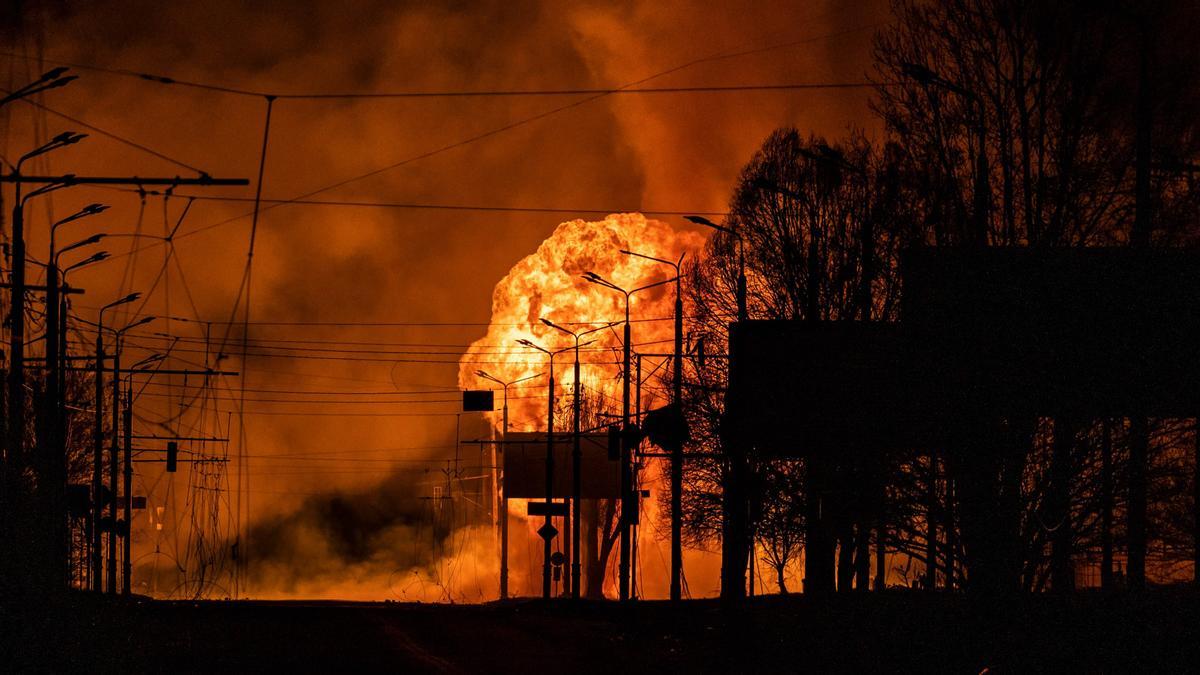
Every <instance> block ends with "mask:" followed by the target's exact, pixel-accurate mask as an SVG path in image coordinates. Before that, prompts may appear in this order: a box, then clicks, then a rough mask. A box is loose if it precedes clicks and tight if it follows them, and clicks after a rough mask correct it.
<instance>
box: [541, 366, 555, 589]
mask: <svg viewBox="0 0 1200 675" xmlns="http://www.w3.org/2000/svg"><path fill="white" fill-rule="evenodd" d="M546 399H547V403H546V523H545V524H544V525H543V526H542V527H544V528H545V532H544V533H543V535H542V545H543V549H542V598H543V599H546V600H548V599H550V556H551V555H552V551H551V546H550V542H551V540H552V539H553V535H551V534H550V531H551V529H552V528H553V525H551V523H550V519H551V516H550V501H551V497H553V496H554V355H553V354H550V385H549V387H547V396H546Z"/></svg>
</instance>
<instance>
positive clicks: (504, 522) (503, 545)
mask: <svg viewBox="0 0 1200 675" xmlns="http://www.w3.org/2000/svg"><path fill="white" fill-rule="evenodd" d="M500 438H501V442H502V443H504V446H503V450H502V451H501V452H508V387H504V433H503V435H502V436H501V437H500ZM492 456H493V457H494V456H495V453H493V455H492ZM507 456H508V455H505V457H507ZM500 489H501V490H504V486H503V485H501V486H500ZM500 503H501V509H500V599H501V600H507V599H508V490H504V492H503V494H502V495H501V497H500Z"/></svg>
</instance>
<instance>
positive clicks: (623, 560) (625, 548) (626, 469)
mask: <svg viewBox="0 0 1200 675" xmlns="http://www.w3.org/2000/svg"><path fill="white" fill-rule="evenodd" d="M583 278H584V279H586V280H587V281H588V282H590V283H593V284H596V285H597V286H603V287H604V288H608V289H610V290H614V291H617V292H618V293H620V294H622V295H624V296H625V331H624V335H623V336H622V340H623V341H624V343H625V347H624V361H623V366H622V368H623V372H624V374H625V377H624V382H623V386H622V392H621V426H622V434H621V556H620V560H619V562H618V563H617V590H618V595H619V597H620V599H621V600H628V599H629V569H630V565H629V563H630V553H631V552H632V549H631V542H630V538H629V527H630V525H631V524H632V523H633V510H634V508H635V507H636V503H637V496H636V495H635V494H634V491H633V476H632V468H633V467H632V466H631V458H630V456H629V455H630V447H629V446H630V443H629V432H630V425H629V404H630V400H629V393H630V374H631V372H630V357H631V347H632V340H631V337H630V333H631V328H630V323H629V298H630V296H632V295H633V294H634V293H637V292H639V291H644V290H647V289H650V288H654V287H656V286H662V285H663V284H669V283H671V282H673V281H675V280H674V279H664V280H663V281H656V282H654V283H652V284H647V285H645V286H640V287H638V288H635V289H633V290H631V291H627V290H625V289H624V288H621V287H620V286H618V285H616V284H614V283H613V282H611V281H609V280H607V279H605V278H604V277H602V276H600V275H599V274H596V273H595V272H584V273H583Z"/></svg>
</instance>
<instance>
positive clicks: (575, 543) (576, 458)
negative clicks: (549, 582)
mask: <svg viewBox="0 0 1200 675" xmlns="http://www.w3.org/2000/svg"><path fill="white" fill-rule="evenodd" d="M541 322H542V323H543V324H545V325H547V326H549V327H551V328H553V329H555V330H558V331H561V332H563V333H566V334H567V335H570V336H571V337H572V338H573V339H574V340H575V385H574V389H575V404H574V406H573V411H572V412H573V418H574V419H573V429H572V436H573V441H574V445H573V447H572V449H571V499H572V501H573V502H574V504H575V507H574V510H573V511H572V512H571V537H572V538H571V597H572V598H575V599H578V598H579V573H580V564H579V558H580V555H579V528H580V519H579V505H580V503H581V502H580V499H581V498H582V477H581V475H580V465H581V464H582V461H583V451H582V449H581V448H580V438H579V412H580V406H581V404H582V397H581V396H580V387H581V384H580V377H579V338H581V337H583V336H585V335H589V334H591V333H595V332H597V331H601V330H605V329H607V328H612V327H613V326H615V325H617V323H618V322H615V321H613V322H609V323H606V324H604V325H603V326H599V327H597V328H589V329H588V330H585V331H579V332H575V331H571V330H567V329H566V328H563V327H562V326H560V325H558V324H556V323H554V322H553V321H551V320H550V319H541ZM585 344H590V343H585Z"/></svg>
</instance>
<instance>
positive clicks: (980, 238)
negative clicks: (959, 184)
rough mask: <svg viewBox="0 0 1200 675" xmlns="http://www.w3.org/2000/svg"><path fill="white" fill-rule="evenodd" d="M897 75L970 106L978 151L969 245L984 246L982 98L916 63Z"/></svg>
mask: <svg viewBox="0 0 1200 675" xmlns="http://www.w3.org/2000/svg"><path fill="white" fill-rule="evenodd" d="M900 72H902V73H903V74H904V75H906V76H908V77H910V78H912V79H913V80H916V81H917V82H920V83H921V84H922V85H925V86H926V87H940V88H942V89H945V90H947V91H950V92H953V93H955V94H958V95H959V96H962V97H963V98H965V99H966V100H967V102H968V103H969V104H970V107H971V108H972V109H973V112H974V113H975V117H976V121H977V122H978V124H977V125H976V126H977V130H978V140H977V143H978V146H979V147H978V148H977V150H976V153H975V154H976V157H975V161H976V164H975V194H974V205H973V206H974V213H973V214H972V215H973V216H974V220H975V227H974V229H973V231H972V232H971V233H970V240H969V243H971V244H973V245H976V246H987V214H988V207H989V202H990V201H991V177H990V176H989V175H988V171H989V169H988V159H987V118H986V117H985V116H984V114H983V99H982V98H981V97H980V96H979V94H977V93H975V92H974V91H972V90H971V89H968V88H966V87H964V86H962V85H960V84H956V83H954V82H951V81H950V80H947V79H946V78H944V77H942V76H941V75H939V74H937V73H936V72H934V71H932V70H930V69H929V68H927V67H925V66H923V65H921V64H919V63H908V62H905V63H901V64H900Z"/></svg>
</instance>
